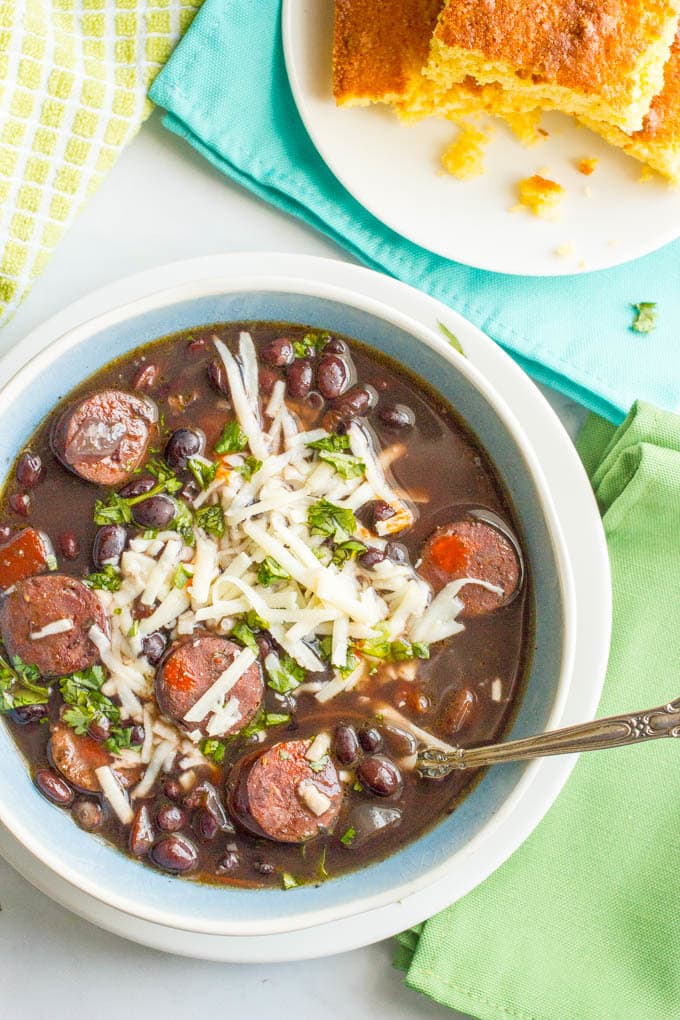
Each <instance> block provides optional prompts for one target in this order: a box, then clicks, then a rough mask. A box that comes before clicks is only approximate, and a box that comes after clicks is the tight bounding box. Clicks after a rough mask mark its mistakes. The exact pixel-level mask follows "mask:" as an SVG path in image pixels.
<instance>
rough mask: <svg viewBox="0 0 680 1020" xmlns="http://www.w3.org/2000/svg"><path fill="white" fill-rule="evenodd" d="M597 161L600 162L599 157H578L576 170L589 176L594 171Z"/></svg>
mask: <svg viewBox="0 0 680 1020" xmlns="http://www.w3.org/2000/svg"><path fill="white" fill-rule="evenodd" d="M599 162H600V161H599V159H595V158H594V157H586V158H585V159H580V160H579V161H578V164H577V166H578V172H579V173H580V174H584V175H585V176H586V177H590V175H591V174H592V173H593V172H594V171H595V168H596V167H597V164H598V163H599Z"/></svg>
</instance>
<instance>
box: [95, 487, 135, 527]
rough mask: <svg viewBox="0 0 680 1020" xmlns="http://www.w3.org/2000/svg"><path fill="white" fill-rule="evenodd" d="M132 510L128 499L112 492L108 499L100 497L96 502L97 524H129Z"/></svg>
mask: <svg viewBox="0 0 680 1020" xmlns="http://www.w3.org/2000/svg"><path fill="white" fill-rule="evenodd" d="M131 521H132V510H131V509H130V503H129V501H128V500H127V499H123V497H122V496H119V495H118V493H117V492H112V493H111V495H110V496H109V498H108V499H107V500H102V499H98V500H96V502H95V504H94V523H95V524H129V523H130V522H131Z"/></svg>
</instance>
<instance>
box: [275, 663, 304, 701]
mask: <svg viewBox="0 0 680 1020" xmlns="http://www.w3.org/2000/svg"><path fill="white" fill-rule="evenodd" d="M265 669H266V671H267V686H268V687H271V689H272V690H273V691H277V692H278V693H279V694H288V692H289V691H294V690H295V688H296V687H298V686H299V685H300V684H301V683H302V681H303V680H304V678H305V670H304V669H303V667H302V666H299V665H298V663H297V662H296V661H295V659H292V658H291V657H290V655H283V656H282V657H281V658H280V659H279V660H278V666H273V667H270V666H267V664H266V663H265Z"/></svg>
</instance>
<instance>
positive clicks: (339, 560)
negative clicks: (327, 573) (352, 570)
mask: <svg viewBox="0 0 680 1020" xmlns="http://www.w3.org/2000/svg"><path fill="white" fill-rule="evenodd" d="M367 548H368V546H366V545H364V543H363V542H359V541H358V540H357V539H356V538H350V539H349V540H348V541H347V542H339V543H338V544H337V545H336V546H335V549H334V550H333V556H332V559H331V562H332V563H334V564H335V565H336V567H341V566H342V564H343V563H346V562H347V560H353V559H354V558H355V557H356V556H361V555H362V554H363V553H365V552H366V550H367Z"/></svg>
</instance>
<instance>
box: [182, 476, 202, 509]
mask: <svg viewBox="0 0 680 1020" xmlns="http://www.w3.org/2000/svg"><path fill="white" fill-rule="evenodd" d="M200 491H201V490H200V488H199V487H198V484H197V483H196V482H195V481H194V479H193V478H192V479H191V480H190V481H188V482H185V483H184V485H183V486H182V488H181V489H180V490H179V495H180V498H181V499H185V500H186V501H187V502H188V503H192V502H193V501H194V500H195V499H196V497H197V496H198V494H199V492H200Z"/></svg>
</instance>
